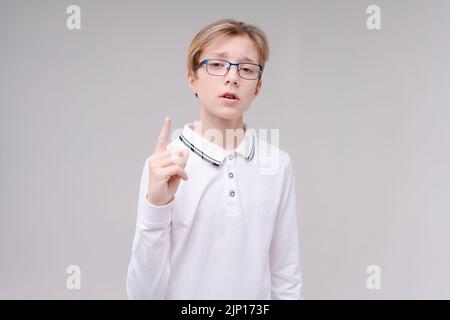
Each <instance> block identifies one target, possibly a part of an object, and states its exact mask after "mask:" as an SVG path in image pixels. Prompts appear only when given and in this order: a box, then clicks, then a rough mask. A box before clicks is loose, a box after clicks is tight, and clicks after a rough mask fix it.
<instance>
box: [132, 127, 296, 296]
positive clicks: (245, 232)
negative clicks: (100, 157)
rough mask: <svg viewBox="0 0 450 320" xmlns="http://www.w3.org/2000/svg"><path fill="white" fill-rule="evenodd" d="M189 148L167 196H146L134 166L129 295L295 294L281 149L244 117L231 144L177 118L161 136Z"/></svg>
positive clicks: (292, 218)
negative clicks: (159, 201)
mask: <svg viewBox="0 0 450 320" xmlns="http://www.w3.org/2000/svg"><path fill="white" fill-rule="evenodd" d="M167 147H168V148H170V147H180V148H187V149H189V150H190V155H189V159H188V162H187V163H186V168H185V170H186V173H187V175H188V178H189V179H188V180H187V181H184V180H181V182H180V185H179V188H178V190H177V192H176V194H175V197H174V199H172V201H171V202H170V203H168V204H167V205H164V206H155V205H153V204H151V203H150V202H148V201H147V199H146V195H147V190H148V172H149V169H148V158H147V159H146V160H145V163H144V168H143V171H142V177H141V183H140V190H139V199H138V216H137V223H136V232H135V236H134V240H133V247H132V256H131V261H130V264H129V267H128V277H127V293H128V297H129V298H130V299H183V300H184V299H302V296H301V286H302V280H301V271H300V256H299V236H298V224H297V213H296V201H295V186H294V174H293V168H292V163H291V160H290V157H289V155H288V154H287V153H286V152H284V151H282V150H280V149H279V148H277V147H275V146H273V145H270V144H269V143H268V142H267V141H265V140H263V139H262V138H260V137H258V135H257V132H256V130H253V129H251V128H248V127H247V124H245V135H244V138H243V140H242V142H241V143H240V144H239V146H238V147H237V148H236V149H235V150H226V149H222V148H220V147H219V146H218V145H216V144H214V143H212V142H209V141H208V140H207V139H206V138H204V137H202V136H201V135H199V134H197V133H196V132H195V131H194V130H193V123H188V124H185V126H184V128H183V130H182V132H181V134H180V136H179V138H178V139H175V140H173V141H171V142H170V143H169V144H168V146H167Z"/></svg>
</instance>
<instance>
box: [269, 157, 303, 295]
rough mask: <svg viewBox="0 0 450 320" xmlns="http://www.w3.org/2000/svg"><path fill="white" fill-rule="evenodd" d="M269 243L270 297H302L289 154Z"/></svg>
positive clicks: (293, 187) (292, 178)
mask: <svg viewBox="0 0 450 320" xmlns="http://www.w3.org/2000/svg"><path fill="white" fill-rule="evenodd" d="M283 177H284V183H283V191H282V194H281V200H280V205H279V210H278V213H277V218H276V222H275V226H274V232H273V236H272V241H271V245H270V254H269V257H270V258H269V259H270V270H271V281H272V290H271V298H272V299H286V300H299V299H303V297H302V293H301V289H302V276H301V268H300V252H299V235H298V224H297V221H298V219H297V210H296V200H295V182H294V172H293V168H292V163H291V160H290V157H289V156H288V165H287V166H286V168H285V171H284V174H283Z"/></svg>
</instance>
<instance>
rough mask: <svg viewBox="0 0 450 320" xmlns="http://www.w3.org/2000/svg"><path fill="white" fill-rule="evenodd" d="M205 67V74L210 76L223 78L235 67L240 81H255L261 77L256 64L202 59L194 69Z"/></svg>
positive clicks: (260, 67)
mask: <svg viewBox="0 0 450 320" xmlns="http://www.w3.org/2000/svg"><path fill="white" fill-rule="evenodd" d="M203 64H204V65H206V72H208V74H210V75H212V76H224V75H226V74H227V73H228V71H230V68H231V66H236V68H237V71H238V74H239V76H240V77H241V78H242V79H247V80H255V79H258V78H259V77H260V76H261V73H262V66H261V65H259V64H256V63H249V62H243V63H231V62H230V61H227V60H221V59H204V60H203V61H201V62H200V63H199V64H198V65H197V66H196V69H198V68H200V67H201V66H202V65H203Z"/></svg>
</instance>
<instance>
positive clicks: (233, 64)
mask: <svg viewBox="0 0 450 320" xmlns="http://www.w3.org/2000/svg"><path fill="white" fill-rule="evenodd" d="M210 60H216V61H223V62H226V63H228V64H229V66H228V68H227V72H226V73H225V74H222V75H218V74H211V73H209V72H208V61H210ZM203 64H204V65H206V72H207V73H208V74H209V75H211V76H215V77H222V76H226V75H227V74H228V72H230V69H231V67H232V66H236V69H237V73H238V75H239V77H240V78H242V79H244V80H256V79H261V76H262V73H263V66H262V65H260V64H257V63H253V62H239V63H232V62H230V61H228V60H223V59H214V58H213V59H203V60H202V61H200V62H199V63H198V64H197V65H196V66H195V70H197V69H198V68H200V67H201V66H202V65H203ZM241 64H251V65H254V66H258V67H259V74H258V76H257V77H256V78H254V79H248V78H244V77H242V76H241V73H240V72H239V66H240V65H241Z"/></svg>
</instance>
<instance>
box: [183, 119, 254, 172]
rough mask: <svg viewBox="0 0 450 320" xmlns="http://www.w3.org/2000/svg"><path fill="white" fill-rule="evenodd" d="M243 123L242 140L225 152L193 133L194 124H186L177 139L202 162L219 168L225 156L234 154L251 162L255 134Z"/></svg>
mask: <svg viewBox="0 0 450 320" xmlns="http://www.w3.org/2000/svg"><path fill="white" fill-rule="evenodd" d="M247 129H248V125H247V123H244V132H245V133H244V138H243V139H242V141H241V143H240V144H239V146H238V147H237V148H236V149H234V150H225V149H223V148H221V147H219V146H218V145H216V144H215V143H213V142H210V141H208V140H207V139H206V138H204V137H203V136H201V135H199V134H198V133H197V132H195V131H194V123H192V122H190V123H186V124H185V125H184V128H183V131H182V132H181V134H180V136H179V138H180V140H181V141H182V142H183V143H184V144H185V145H186V146H187V147H188V148H189V149H190V150H191V151H192V152H194V153H195V154H197V155H198V156H199V157H200V158H202V159H203V160H205V161H207V162H209V163H211V164H212V165H215V166H220V165H221V164H222V163H223V161H224V160H225V157H226V156H227V154H229V153H232V152H236V153H237V154H240V155H241V156H243V157H245V158H246V159H247V160H252V159H253V156H254V155H255V134H254V132H253V130H247Z"/></svg>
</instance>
